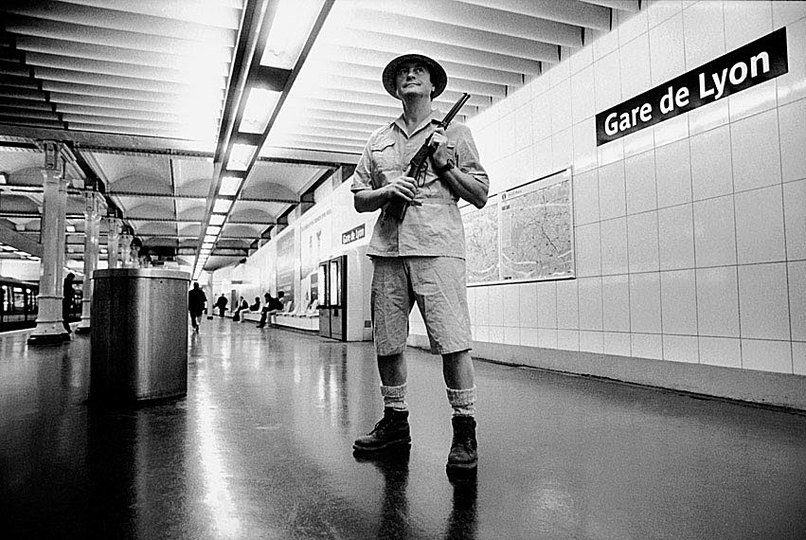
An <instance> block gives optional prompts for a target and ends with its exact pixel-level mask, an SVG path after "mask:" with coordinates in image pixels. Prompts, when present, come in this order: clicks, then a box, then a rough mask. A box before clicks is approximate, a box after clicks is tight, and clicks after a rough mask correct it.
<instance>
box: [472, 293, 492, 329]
mask: <svg viewBox="0 0 806 540" xmlns="http://www.w3.org/2000/svg"><path fill="white" fill-rule="evenodd" d="M476 291H478V292H477V293H476V302H475V305H476V313H475V316H474V317H473V324H477V325H479V326H487V325H489V324H490V287H478V288H476Z"/></svg>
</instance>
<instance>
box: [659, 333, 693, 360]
mask: <svg viewBox="0 0 806 540" xmlns="http://www.w3.org/2000/svg"><path fill="white" fill-rule="evenodd" d="M663 359H664V360H669V361H671V362H687V363H689V364H696V363H698V362H699V347H698V343H697V336H672V335H666V334H664V335H663Z"/></svg>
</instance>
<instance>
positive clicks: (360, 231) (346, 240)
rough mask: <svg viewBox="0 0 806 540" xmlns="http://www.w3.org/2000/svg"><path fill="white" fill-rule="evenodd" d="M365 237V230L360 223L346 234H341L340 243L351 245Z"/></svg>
mask: <svg viewBox="0 0 806 540" xmlns="http://www.w3.org/2000/svg"><path fill="white" fill-rule="evenodd" d="M364 236H366V229H365V227H364V224H363V223H362V224H361V225H359V226H358V227H353V228H352V229H350V230H349V231H347V232H344V233H341V243H342V245H344V244H351V243H353V242H355V241H356V240H360V239H362V238H364Z"/></svg>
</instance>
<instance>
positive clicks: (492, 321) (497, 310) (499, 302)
mask: <svg viewBox="0 0 806 540" xmlns="http://www.w3.org/2000/svg"><path fill="white" fill-rule="evenodd" d="M505 289H507V287H504V286H502V285H493V286H492V287H489V290H490V302H489V306H488V309H489V310H490V317H489V319H488V320H487V321H485V324H488V325H490V326H504V309H509V308H508V307H507V308H505V305H506V304H505V303H504V301H503V299H504V292H505Z"/></svg>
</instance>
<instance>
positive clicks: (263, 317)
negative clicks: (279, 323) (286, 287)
mask: <svg viewBox="0 0 806 540" xmlns="http://www.w3.org/2000/svg"><path fill="white" fill-rule="evenodd" d="M284 297H285V293H284V292H283V291H280V292H278V293H277V298H275V297H273V296H272V295H271V294H269V293H266V294H264V295H263V298H264V299H265V300H266V302H265V303H264V304H263V311H262V312H261V314H260V322H259V323H258V324H257V327H258V328H263V327H265V326H266V321H267V320H268V318H269V315H274V314H275V313H279V312H281V311H283V307H285V305H284V302H285V300H284Z"/></svg>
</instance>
